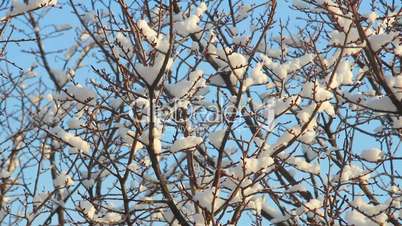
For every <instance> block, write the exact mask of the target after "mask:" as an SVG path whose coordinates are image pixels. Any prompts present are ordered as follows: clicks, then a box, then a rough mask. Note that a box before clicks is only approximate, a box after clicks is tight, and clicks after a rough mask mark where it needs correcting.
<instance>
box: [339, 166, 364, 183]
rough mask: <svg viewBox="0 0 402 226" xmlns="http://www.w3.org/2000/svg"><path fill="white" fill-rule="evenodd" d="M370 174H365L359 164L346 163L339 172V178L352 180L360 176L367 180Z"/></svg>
mask: <svg viewBox="0 0 402 226" xmlns="http://www.w3.org/2000/svg"><path fill="white" fill-rule="evenodd" d="M369 177H370V175H369V174H367V172H365V171H364V170H363V169H361V168H360V167H359V166H356V165H352V164H349V165H346V166H345V167H344V168H343V169H342V173H341V180H342V181H344V182H345V181H348V180H353V179H358V178H360V179H361V180H367V179H369Z"/></svg>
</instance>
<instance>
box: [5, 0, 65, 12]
mask: <svg viewBox="0 0 402 226" xmlns="http://www.w3.org/2000/svg"><path fill="white" fill-rule="evenodd" d="M57 1H58V0H30V1H29V2H28V3H27V4H26V3H24V2H21V1H20V0H12V10H11V11H10V12H9V14H8V15H9V16H15V15H19V14H22V13H25V12H29V11H32V10H35V9H38V8H41V7H46V6H54V5H56V4H57Z"/></svg>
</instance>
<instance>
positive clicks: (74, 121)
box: [67, 117, 82, 129]
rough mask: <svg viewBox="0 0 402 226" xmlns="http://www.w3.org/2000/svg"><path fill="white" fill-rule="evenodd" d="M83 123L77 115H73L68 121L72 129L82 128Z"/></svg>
mask: <svg viewBox="0 0 402 226" xmlns="http://www.w3.org/2000/svg"><path fill="white" fill-rule="evenodd" d="M81 124H82V123H81V121H80V119H79V118H77V117H73V118H71V119H70V120H69V121H68V122H67V125H68V128H70V129H80V128H81Z"/></svg>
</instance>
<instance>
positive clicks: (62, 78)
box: [52, 69, 71, 87]
mask: <svg viewBox="0 0 402 226" xmlns="http://www.w3.org/2000/svg"><path fill="white" fill-rule="evenodd" d="M52 73H53V75H54V79H55V80H56V82H57V85H59V86H60V87H63V86H64V84H66V83H67V82H68V81H70V79H71V76H70V74H69V73H65V72H63V71H60V70H57V69H52Z"/></svg>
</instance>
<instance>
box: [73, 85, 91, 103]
mask: <svg viewBox="0 0 402 226" xmlns="http://www.w3.org/2000/svg"><path fill="white" fill-rule="evenodd" d="M66 92H67V93H68V95H70V96H72V97H73V98H74V99H75V100H77V101H79V103H81V104H84V103H85V104H90V105H95V104H96V93H95V92H94V91H92V90H90V89H89V88H87V87H84V86H82V85H80V84H78V85H72V86H69V87H67V89H66Z"/></svg>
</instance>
